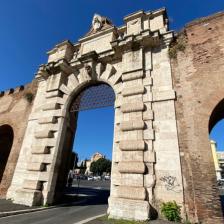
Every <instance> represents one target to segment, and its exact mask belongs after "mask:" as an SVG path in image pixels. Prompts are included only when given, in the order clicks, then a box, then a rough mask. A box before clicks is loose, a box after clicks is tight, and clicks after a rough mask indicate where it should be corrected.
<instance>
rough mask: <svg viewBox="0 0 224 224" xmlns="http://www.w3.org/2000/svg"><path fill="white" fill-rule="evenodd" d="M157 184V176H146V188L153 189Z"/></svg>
mask: <svg viewBox="0 0 224 224" xmlns="http://www.w3.org/2000/svg"><path fill="white" fill-rule="evenodd" d="M155 183H156V178H155V175H153V174H145V175H144V186H145V187H146V188H153V187H154V185H155Z"/></svg>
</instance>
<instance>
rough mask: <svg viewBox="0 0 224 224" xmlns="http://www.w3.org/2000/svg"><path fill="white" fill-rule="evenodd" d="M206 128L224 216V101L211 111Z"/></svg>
mask: <svg viewBox="0 0 224 224" xmlns="http://www.w3.org/2000/svg"><path fill="white" fill-rule="evenodd" d="M208 128H209V137H210V143H211V150H212V156H213V161H214V166H215V172H216V179H217V184H218V188H219V193H220V198H221V205H222V212H223V214H224V140H223V139H224V138H223V137H224V135H223V133H224V99H223V100H221V101H220V102H219V103H218V104H217V106H216V107H215V108H214V110H213V111H212V113H211V116H210V119H209V127H208Z"/></svg>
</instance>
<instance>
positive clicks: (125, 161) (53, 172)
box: [0, 10, 183, 220]
mask: <svg viewBox="0 0 224 224" xmlns="http://www.w3.org/2000/svg"><path fill="white" fill-rule="evenodd" d="M156 17H160V19H161V18H163V23H162V25H161V24H160V23H159V22H161V21H162V20H160V19H158V20H154V18H156ZM150 20H154V23H153V22H150ZM125 22H126V25H125V26H123V27H121V28H118V29H117V28H116V27H114V26H113V24H112V23H111V22H110V21H109V20H108V19H106V18H104V17H101V16H99V15H95V16H94V20H93V23H92V28H91V30H90V32H89V33H87V35H86V36H85V37H84V38H82V39H80V40H79V42H78V43H77V44H74V45H73V44H72V43H70V42H68V41H67V42H63V43H61V44H60V45H57V46H56V47H55V48H54V49H53V50H52V51H50V52H49V62H50V63H48V64H46V65H43V66H41V67H40V69H39V70H38V73H37V76H36V80H37V82H38V85H39V86H38V91H37V95H36V98H35V100H34V102H33V108H32V112H31V114H30V117H29V121H28V124H27V130H26V134H25V137H24V141H23V145H22V149H21V154H20V157H19V160H18V165H17V168H16V171H15V175H14V178H13V181H12V186H11V187H10V190H9V193H8V196H7V197H8V198H12V199H13V200H15V202H16V203H24V204H27V205H33V204H40V203H48V204H51V203H53V202H54V195H55V190H56V186H58V183H57V180H58V179H60V180H61V178H58V177H61V176H60V175H63V172H64V173H65V171H66V166H63V165H62V161H64V160H63V156H64V155H65V154H66V152H65V150H69V149H70V148H72V147H71V144H72V143H70V142H72V141H70V140H72V134H73V132H71V134H70V130H75V129H76V124H75V123H74V122H75V117H74V119H73V118H72V116H70V113H69V110H70V106H71V102H72V101H73V100H74V98H75V97H76V96H77V95H78V94H79V93H80V91H82V90H85V89H86V88H88V87H89V86H91V85H97V84H99V83H102V82H103V83H107V84H108V85H110V86H111V87H112V88H113V90H114V93H115V98H116V100H115V119H114V139H113V156H112V158H113V161H112V164H113V165H112V173H111V176H112V178H111V185H112V187H111V200H110V203H109V210H108V212H109V214H110V215H111V216H114V217H120V218H128V219H136V220H146V219H149V218H150V204H149V201H148V200H150V202H152V201H153V203H155V204H154V205H157V204H158V206H159V203H161V202H162V200H163V198H161V196H160V195H159V194H158V192H159V191H160V190H161V192H162V193H161V195H165V194H167V196H166V197H165V199H167V198H171V197H173V194H172V193H169V192H166V189H165V188H164V186H163V185H162V184H161V183H160V182H158V183H159V184H158V185H154V184H155V176H156V177H158V178H161V175H162V174H164V170H168V171H169V172H170V171H173V173H175V175H176V176H177V179H178V181H179V182H180V176H181V175H180V173H181V171H180V170H181V169H180V164H178V163H179V162H180V161H179V160H178V159H177V158H179V157H178V156H179V155H178V150H177V149H178V136H177V130H176V127H175V125H174V122H176V117H175V113H173V112H175V108H174V97H173V93H174V91H173V87H172V77H171V69H170V59H169V58H168V47H169V42H170V41H171V39H172V35H173V34H172V32H168V33H166V30H167V29H166V27H165V26H166V25H167V23H166V15H165V11H164V10H160V11H157V12H148V13H145V12H143V11H139V12H137V13H134V14H132V15H129V16H127V17H126V18H125ZM150 23H151V24H152V26H155V24H158V29H157V30H155V32H151V27H150ZM161 26H162V27H161ZM154 28H155V27H154ZM0 100H1V99H0ZM164 102H166V103H167V102H169V103H170V102H172V104H160V103H164ZM9 107H10V106H9ZM9 107H8V108H9ZM165 113H166V115H164V114H165ZM164 118H166V119H164ZM164 120H166V121H164ZM171 120H172V121H171ZM165 140H169V141H168V142H165ZM171 141H172V143H171ZM165 143H167V146H168V147H169V149H170V146H171V145H172V146H175V147H174V149H172V150H167V151H166V153H164V152H165V150H164V149H165V147H164V145H165ZM154 152H156V158H155V153H154ZM173 152H175V153H176V154H177V155H175V154H174V155H173V154H172V153H173ZM68 153H69V151H68ZM168 155H169V156H168ZM171 155H172V156H173V158H174V160H172V162H171V159H170V158H171V157H170V156H171ZM166 158H168V159H169V160H170V161H166ZM164 161H165V162H164ZM164 164H171V165H172V166H171V167H169V166H168V167H167V166H166V165H164ZM177 171H179V172H177ZM154 175H155V176H154ZM62 179H63V177H62ZM24 180H32V181H36V182H32V183H31V184H30V186H31V189H30V188H29V189H27V188H28V187H27V186H28V185H29V184H28V183H26V184H25V185H23V181H24ZM38 184H39V185H40V186H39V185H38ZM181 184H182V183H181V182H180V188H181V187H182V185H181ZM36 189H40V191H36ZM146 189H147V192H146ZM154 189H155V192H156V193H155V195H154ZM154 196H155V197H154ZM113 197H114V198H116V199H117V200H116V205H115V203H114V202H113V200H112V199H113ZM29 198H30V199H29ZM124 198H125V199H124ZM127 198H131V199H135V200H127ZM174 198H175V199H178V200H177V201H178V203H179V204H180V205H181V206H183V204H182V201H183V195H182V192H180V193H178V196H175V197H174ZM153 199H154V200H153ZM133 201H134V202H133ZM113 203H114V204H113Z"/></svg>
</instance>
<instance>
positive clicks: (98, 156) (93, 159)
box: [85, 152, 105, 175]
mask: <svg viewBox="0 0 224 224" xmlns="http://www.w3.org/2000/svg"><path fill="white" fill-rule="evenodd" d="M102 158H105V156H104V155H103V154H101V153H99V152H96V153H94V154H93V155H92V157H91V159H90V160H86V171H85V174H86V175H90V174H92V172H91V171H90V167H91V164H92V162H96V161H97V160H99V159H102Z"/></svg>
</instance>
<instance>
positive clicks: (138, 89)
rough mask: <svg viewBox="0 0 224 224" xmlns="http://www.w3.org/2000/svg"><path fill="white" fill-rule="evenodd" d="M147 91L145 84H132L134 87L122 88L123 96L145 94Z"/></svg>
mask: <svg viewBox="0 0 224 224" xmlns="http://www.w3.org/2000/svg"><path fill="white" fill-rule="evenodd" d="M144 92H145V88H144V86H143V85H138V86H132V87H128V88H127V87H126V88H124V89H123V90H122V95H123V96H132V95H138V94H143V93H144Z"/></svg>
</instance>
